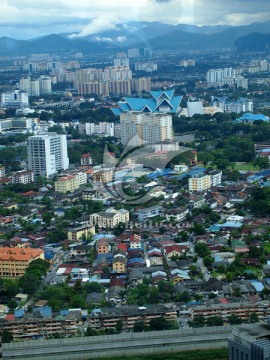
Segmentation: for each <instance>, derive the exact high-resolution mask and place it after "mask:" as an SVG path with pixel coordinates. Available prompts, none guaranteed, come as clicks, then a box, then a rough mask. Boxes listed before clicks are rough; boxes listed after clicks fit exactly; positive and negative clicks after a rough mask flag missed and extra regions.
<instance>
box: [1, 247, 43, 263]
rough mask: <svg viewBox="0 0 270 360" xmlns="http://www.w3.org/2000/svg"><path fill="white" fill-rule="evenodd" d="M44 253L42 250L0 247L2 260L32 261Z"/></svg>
mask: <svg viewBox="0 0 270 360" xmlns="http://www.w3.org/2000/svg"><path fill="white" fill-rule="evenodd" d="M42 253H43V250H42V249H33V248H18V247H13V248H10V247H7V246H5V247H0V261H1V260H15V261H30V260H32V259H35V258H36V257H38V256H39V255H41V254H42Z"/></svg>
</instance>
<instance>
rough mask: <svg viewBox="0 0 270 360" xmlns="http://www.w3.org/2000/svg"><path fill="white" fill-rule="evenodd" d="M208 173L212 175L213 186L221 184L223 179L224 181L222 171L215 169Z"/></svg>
mask: <svg viewBox="0 0 270 360" xmlns="http://www.w3.org/2000/svg"><path fill="white" fill-rule="evenodd" d="M207 174H208V175H210V178H211V186H216V185H219V184H221V181H222V171H218V170H213V171H208V172H207Z"/></svg>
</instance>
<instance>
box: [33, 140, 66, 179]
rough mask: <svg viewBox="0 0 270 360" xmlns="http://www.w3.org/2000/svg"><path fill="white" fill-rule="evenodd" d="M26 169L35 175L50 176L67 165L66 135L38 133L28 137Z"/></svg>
mask: <svg viewBox="0 0 270 360" xmlns="http://www.w3.org/2000/svg"><path fill="white" fill-rule="evenodd" d="M27 156H28V169H29V170H32V171H33V172H34V175H35V176H44V177H50V176H52V175H54V174H55V173H57V172H58V171H59V170H66V169H67V168H68V165H69V159H68V155H67V138H66V135H60V134H56V133H48V134H40V135H35V136H31V137H29V138H28V144H27Z"/></svg>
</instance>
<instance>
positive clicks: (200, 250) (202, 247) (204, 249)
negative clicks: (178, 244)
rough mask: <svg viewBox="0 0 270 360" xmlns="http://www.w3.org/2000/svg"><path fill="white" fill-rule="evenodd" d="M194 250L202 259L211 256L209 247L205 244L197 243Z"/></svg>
mask: <svg viewBox="0 0 270 360" xmlns="http://www.w3.org/2000/svg"><path fill="white" fill-rule="evenodd" d="M194 250H195V252H196V253H197V254H198V255H199V256H201V257H205V256H208V255H209V254H210V250H209V247H208V246H207V245H206V244H204V243H197V244H196V245H195V247H194Z"/></svg>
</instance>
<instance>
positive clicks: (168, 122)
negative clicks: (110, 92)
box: [120, 112, 173, 146]
mask: <svg viewBox="0 0 270 360" xmlns="http://www.w3.org/2000/svg"><path fill="white" fill-rule="evenodd" d="M120 126H121V130H120V132H121V142H122V144H123V145H126V144H128V143H130V145H133V146H138V145H142V144H144V143H146V144H156V143H158V142H160V141H163V140H172V139H173V131H172V117H171V115H168V114H158V113H140V112H129V113H123V114H121V115H120Z"/></svg>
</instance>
